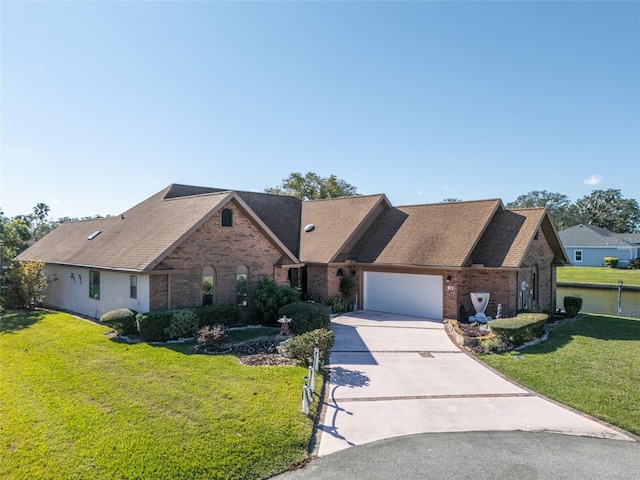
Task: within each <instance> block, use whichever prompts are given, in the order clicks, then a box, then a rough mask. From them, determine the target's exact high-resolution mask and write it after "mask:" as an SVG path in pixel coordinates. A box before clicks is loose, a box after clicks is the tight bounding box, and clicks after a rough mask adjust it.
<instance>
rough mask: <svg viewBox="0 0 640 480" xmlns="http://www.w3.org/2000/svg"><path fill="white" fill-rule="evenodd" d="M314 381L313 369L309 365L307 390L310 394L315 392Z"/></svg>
mask: <svg viewBox="0 0 640 480" xmlns="http://www.w3.org/2000/svg"><path fill="white" fill-rule="evenodd" d="M315 380H316V378H315V372H314V371H313V367H312V366H311V365H309V390H310V391H311V393H313V392H314V391H315ZM311 398H313V397H311ZM312 401H313V400H312Z"/></svg>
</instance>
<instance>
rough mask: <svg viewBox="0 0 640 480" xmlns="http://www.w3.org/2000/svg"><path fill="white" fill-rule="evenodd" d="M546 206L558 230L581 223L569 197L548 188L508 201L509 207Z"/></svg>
mask: <svg viewBox="0 0 640 480" xmlns="http://www.w3.org/2000/svg"><path fill="white" fill-rule="evenodd" d="M539 207H546V208H547V210H548V211H549V215H550V216H551V219H552V221H553V223H554V225H555V227H556V229H557V230H564V229H565V228H568V227H571V226H573V225H577V224H578V223H580V219H579V218H578V212H577V210H576V208H575V206H573V205H572V204H571V201H570V200H569V197H567V196H566V195H563V194H561V193H553V192H548V191H546V190H532V191H531V192H529V193H527V194H525V195H520V196H519V197H518V198H516V199H515V200H514V201H513V202H509V203H507V208H509V209H513V208H539Z"/></svg>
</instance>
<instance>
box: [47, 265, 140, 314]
mask: <svg viewBox="0 0 640 480" xmlns="http://www.w3.org/2000/svg"><path fill="white" fill-rule="evenodd" d="M89 270H90V269H88V268H81V267H69V266H62V265H51V264H48V265H46V267H45V271H46V273H47V276H48V277H49V280H51V281H52V283H51V285H49V288H48V289H47V296H46V297H45V300H44V303H45V304H46V305H49V306H52V307H54V308H61V309H64V310H69V311H71V312H75V313H80V314H82V315H86V316H88V317H93V318H100V316H101V315H102V314H104V313H106V312H108V311H109V310H115V309H116V308H130V309H132V310H135V311H137V312H148V311H149V276H148V275H136V276H137V277H138V294H137V297H138V298H135V299H134V298H130V289H129V285H130V283H129V278H130V276H131V275H132V274H130V273H123V272H113V271H109V270H97V269H95V270H96V271H99V272H100V299H93V298H89ZM91 270H94V269H91ZM72 275H73V277H72Z"/></svg>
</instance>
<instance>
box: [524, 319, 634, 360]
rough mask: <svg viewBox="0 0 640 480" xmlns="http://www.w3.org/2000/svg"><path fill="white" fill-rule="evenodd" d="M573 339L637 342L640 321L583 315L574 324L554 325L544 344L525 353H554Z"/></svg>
mask: <svg viewBox="0 0 640 480" xmlns="http://www.w3.org/2000/svg"><path fill="white" fill-rule="evenodd" d="M574 337H590V338H595V339H598V340H604V341H616V340H617V341H639V340H640V320H635V319H632V318H623V317H612V316H607V315H591V314H589V315H583V316H582V317H581V318H580V319H578V320H576V321H575V322H570V323H565V324H560V325H554V326H553V327H552V328H551V329H550V332H549V339H548V340H547V341H546V342H543V343H541V344H540V345H536V346H535V347H531V348H528V349H526V352H527V353H530V354H535V353H547V352H552V351H555V350H557V349H559V348H561V347H563V346H565V345H567V344H568V343H571V341H573V338H574Z"/></svg>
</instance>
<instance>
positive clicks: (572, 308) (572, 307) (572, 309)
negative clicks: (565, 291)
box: [564, 297, 582, 318]
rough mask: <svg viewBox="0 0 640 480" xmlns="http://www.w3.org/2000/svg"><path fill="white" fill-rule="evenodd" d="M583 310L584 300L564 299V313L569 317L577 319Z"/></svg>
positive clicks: (576, 298)
mask: <svg viewBox="0 0 640 480" xmlns="http://www.w3.org/2000/svg"><path fill="white" fill-rule="evenodd" d="M581 308H582V299H581V298H580V297H564V311H565V312H567V317H569V318H573V317H575V316H576V315H577V314H578V312H579V311H580V309H581Z"/></svg>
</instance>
